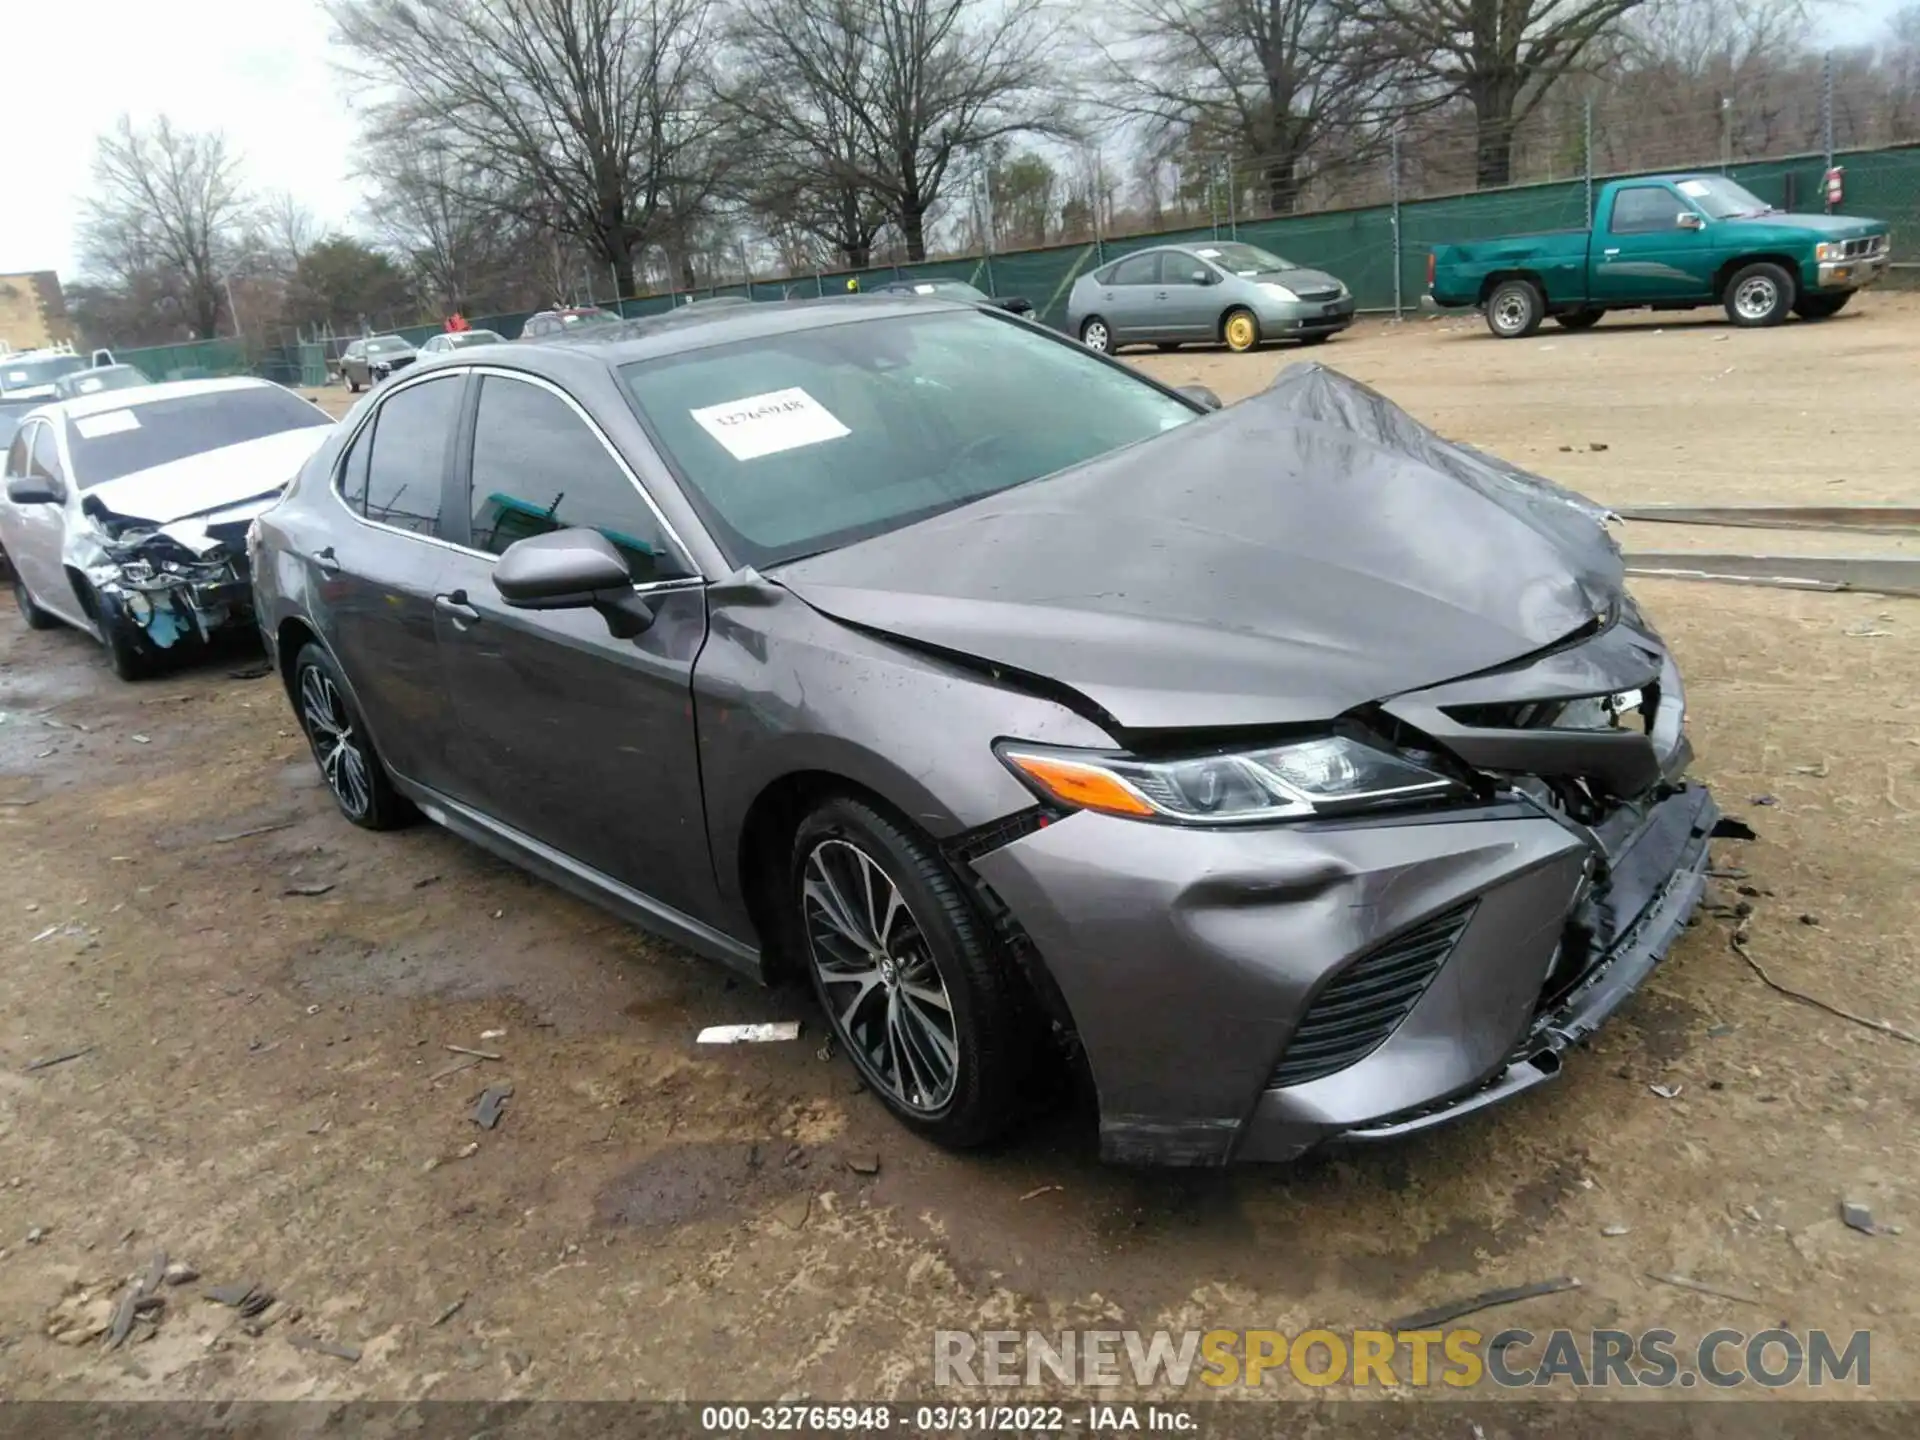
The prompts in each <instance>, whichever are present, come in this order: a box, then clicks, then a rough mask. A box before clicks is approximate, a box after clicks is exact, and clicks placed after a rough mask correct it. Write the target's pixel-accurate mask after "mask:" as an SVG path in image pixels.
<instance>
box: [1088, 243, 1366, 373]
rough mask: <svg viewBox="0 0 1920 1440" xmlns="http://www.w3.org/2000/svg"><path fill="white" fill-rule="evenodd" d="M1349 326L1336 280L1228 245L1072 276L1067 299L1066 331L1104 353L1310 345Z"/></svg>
mask: <svg viewBox="0 0 1920 1440" xmlns="http://www.w3.org/2000/svg"><path fill="white" fill-rule="evenodd" d="M1352 323H1353V293H1352V292H1351V291H1350V290H1348V289H1347V287H1346V286H1345V285H1344V284H1343V283H1342V282H1341V281H1340V280H1338V279H1336V278H1335V277H1334V276H1332V275H1329V274H1327V273H1326V272H1325V271H1324V270H1309V269H1307V268H1306V267H1304V266H1301V265H1296V264H1294V263H1293V262H1292V261H1291V260H1283V259H1282V258H1281V257H1280V256H1278V255H1275V254H1273V253H1272V252H1271V251H1268V250H1262V249H1261V248H1260V247H1259V246H1258V245H1246V244H1242V243H1241V242H1239V241H1237V240H1233V241H1226V240H1223V241H1219V242H1217V243H1208V244H1203V245H1166V246H1162V247H1160V248H1158V249H1154V250H1139V251H1136V252H1134V253H1133V254H1131V255H1126V256H1123V257H1121V258H1120V259H1118V260H1115V261H1113V262H1112V263H1111V264H1108V265H1105V266H1103V267H1102V268H1100V269H1099V270H1096V271H1094V272H1093V273H1091V274H1089V275H1083V276H1081V277H1080V279H1079V280H1077V281H1076V282H1074V287H1073V293H1072V294H1071V295H1070V296H1069V297H1068V298H1067V329H1068V331H1069V332H1070V333H1072V334H1074V335H1077V336H1079V337H1080V339H1081V341H1082V342H1083V343H1085V345H1086V346H1087V348H1088V349H1090V350H1098V351H1101V352H1103V353H1107V352H1111V351H1114V350H1117V349H1119V348H1120V347H1121V346H1122V345H1132V344H1136V343H1138V342H1142V341H1148V342H1152V343H1155V344H1158V345H1159V346H1160V347H1161V348H1162V349H1167V350H1171V349H1173V348H1175V347H1176V346H1179V345H1183V344H1188V343H1194V342H1199V343H1206V344H1214V345H1218V344H1223V343H1224V344H1225V345H1226V347H1227V348H1228V349H1229V350H1251V349H1253V348H1254V347H1255V346H1257V345H1259V344H1260V342H1261V341H1263V340H1298V341H1300V342H1302V343H1303V344H1307V345H1314V344H1318V343H1319V342H1320V341H1322V340H1326V339H1328V338H1330V337H1331V336H1334V335H1337V334H1339V333H1340V331H1342V330H1344V329H1346V328H1347V327H1348V326H1349V325H1351V324H1352Z"/></svg>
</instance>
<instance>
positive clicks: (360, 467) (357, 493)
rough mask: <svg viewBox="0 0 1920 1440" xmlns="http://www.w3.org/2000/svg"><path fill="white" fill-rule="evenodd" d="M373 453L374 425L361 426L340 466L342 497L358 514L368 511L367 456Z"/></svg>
mask: <svg viewBox="0 0 1920 1440" xmlns="http://www.w3.org/2000/svg"><path fill="white" fill-rule="evenodd" d="M372 453H373V425H372V424H371V423H368V424H367V425H365V426H362V427H361V430H360V433H359V434H358V435H356V436H354V437H353V444H352V445H351V446H350V447H348V450H347V458H346V459H345V460H344V461H343V462H342V463H341V466H340V498H341V499H342V500H344V501H346V502H347V506H348V508H349V509H351V510H352V511H353V513H354V514H356V515H364V514H366V513H367V457H368V456H369V455H371V454H372Z"/></svg>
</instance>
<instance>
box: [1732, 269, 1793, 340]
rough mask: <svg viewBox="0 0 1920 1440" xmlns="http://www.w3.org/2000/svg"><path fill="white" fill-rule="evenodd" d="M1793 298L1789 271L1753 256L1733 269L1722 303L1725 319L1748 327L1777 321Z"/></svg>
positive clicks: (1784, 317) (1791, 279) (1785, 314)
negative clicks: (1751, 259) (1750, 261)
mask: <svg viewBox="0 0 1920 1440" xmlns="http://www.w3.org/2000/svg"><path fill="white" fill-rule="evenodd" d="M1796 298H1797V297H1796V295H1795V287H1794V283H1793V277H1792V276H1791V275H1789V274H1787V272H1786V271H1784V270H1782V269H1781V268H1780V267H1779V266H1778V265H1775V264H1773V263H1772V262H1771V261H1768V260H1756V261H1755V262H1754V263H1753V264H1751V265H1743V266H1741V267H1740V268H1739V269H1738V270H1736V271H1734V272H1733V278H1732V279H1730V280H1728V281H1727V289H1726V295H1725V300H1724V302H1723V303H1724V304H1725V306H1726V310H1727V318H1728V319H1729V320H1731V321H1732V322H1733V323H1734V324H1736V325H1740V326H1744V327H1746V328H1748V329H1752V328H1754V327H1756V326H1761V325H1778V324H1779V323H1780V322H1781V321H1783V320H1785V319H1786V318H1787V315H1788V312H1790V311H1791V310H1792V309H1793V302H1794V300H1795V299H1796Z"/></svg>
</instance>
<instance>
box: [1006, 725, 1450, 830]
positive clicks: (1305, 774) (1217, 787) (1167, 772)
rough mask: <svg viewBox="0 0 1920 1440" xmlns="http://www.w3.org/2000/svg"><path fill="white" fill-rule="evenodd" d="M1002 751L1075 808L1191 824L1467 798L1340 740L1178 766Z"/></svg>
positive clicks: (1019, 748)
mask: <svg viewBox="0 0 1920 1440" xmlns="http://www.w3.org/2000/svg"><path fill="white" fill-rule="evenodd" d="M999 754H1000V758H1001V759H1002V760H1003V761H1005V762H1006V764H1007V765H1008V766H1010V767H1011V768H1012V770H1013V772H1014V773H1015V774H1016V775H1018V776H1019V777H1020V778H1021V779H1023V780H1025V781H1026V782H1027V784H1029V785H1030V786H1032V787H1033V788H1034V789H1035V790H1036V791H1038V792H1039V793H1040V794H1041V795H1042V796H1044V797H1045V798H1047V799H1049V800H1053V801H1057V802H1058V803H1059V804H1061V805H1064V806H1066V807H1068V808H1069V809H1075V810H1098V811H1100V812H1102V813H1103V814H1107V815H1124V816H1126V817H1128V818H1129V819H1135V820H1170V821H1175V822H1180V823H1184V824H1190V825H1231V824H1235V823H1242V824H1244V823H1248V822H1258V821H1266V820H1297V819H1302V818H1305V817H1307V816H1310V815H1325V814H1340V813H1346V812H1350V811H1354V810H1367V809H1373V808H1376V807H1378V806H1382V805H1404V804H1409V803H1417V802H1420V801H1428V800H1436V799H1442V798H1447V797H1450V796H1452V795H1457V794H1464V793H1466V791H1465V787H1464V786H1462V785H1460V784H1458V783H1457V782H1456V781H1454V780H1452V779H1450V778H1448V777H1447V776H1445V775H1442V774H1440V773H1438V772H1437V771H1434V770H1429V769H1428V768H1427V767H1426V766H1424V765H1420V764H1417V763H1416V762H1414V761H1412V760H1409V759H1407V758H1406V757H1404V756H1401V755H1395V754H1393V753H1391V752H1389V751H1386V750H1380V749H1376V748H1375V747H1374V746H1372V745H1367V744H1363V743H1362V742H1360V741H1358V740H1351V739H1347V738H1346V737H1344V736H1337V735H1330V736H1327V737H1325V738H1323V739H1318V740H1303V741H1298V742H1295V743H1293V744H1288V745H1272V746H1266V747H1263V748H1260V749H1256V750H1232V751H1225V752H1222V753H1218V754H1213V755H1197V756H1193V757H1191V758H1187V759H1178V760H1140V759H1135V758H1133V757H1132V756H1119V755H1107V754H1102V753H1099V752H1097V751H1089V750H1067V749H1055V748H1051V747H1046V746H1038V745H1034V746H1028V745H1020V744H1017V743H1014V742H1008V743H1006V744H1004V745H1002V746H1000V747H999Z"/></svg>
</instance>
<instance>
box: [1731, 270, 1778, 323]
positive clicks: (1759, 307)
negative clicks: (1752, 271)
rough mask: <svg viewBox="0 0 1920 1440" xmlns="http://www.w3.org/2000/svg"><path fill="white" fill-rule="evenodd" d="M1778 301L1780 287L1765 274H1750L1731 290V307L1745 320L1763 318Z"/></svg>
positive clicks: (1772, 309)
mask: <svg viewBox="0 0 1920 1440" xmlns="http://www.w3.org/2000/svg"><path fill="white" fill-rule="evenodd" d="M1779 303H1780V287H1779V286H1777V285H1775V284H1774V283H1773V281H1772V280H1771V279H1769V278H1768V277H1767V276H1765V275H1752V276H1749V277H1748V278H1747V279H1745V280H1742V281H1741V282H1740V288H1739V289H1737V290H1735V291H1734V292H1733V308H1734V309H1736V310H1738V311H1739V312H1740V315H1741V318H1742V319H1746V320H1764V319H1766V318H1767V316H1769V315H1771V314H1772V313H1773V311H1774V307H1775V306H1777V305H1778V304H1779Z"/></svg>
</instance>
